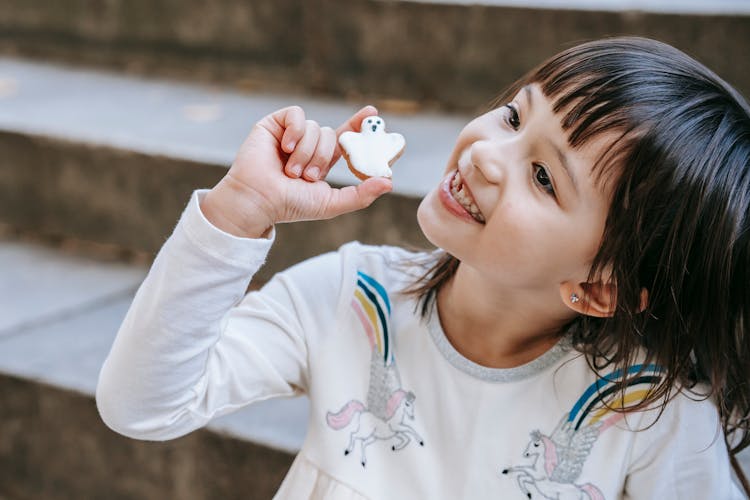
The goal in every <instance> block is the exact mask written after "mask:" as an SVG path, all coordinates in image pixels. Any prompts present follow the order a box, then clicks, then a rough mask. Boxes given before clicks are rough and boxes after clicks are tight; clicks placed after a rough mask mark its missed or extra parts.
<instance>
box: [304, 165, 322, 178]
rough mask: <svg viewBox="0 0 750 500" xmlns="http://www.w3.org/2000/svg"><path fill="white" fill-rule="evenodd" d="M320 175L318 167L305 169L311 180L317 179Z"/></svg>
mask: <svg viewBox="0 0 750 500" xmlns="http://www.w3.org/2000/svg"><path fill="white" fill-rule="evenodd" d="M319 175H320V169H319V168H318V167H310V168H308V169H307V177H308V178H310V179H312V180H318V176H319Z"/></svg>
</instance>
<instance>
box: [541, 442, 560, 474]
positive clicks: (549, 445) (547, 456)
mask: <svg viewBox="0 0 750 500" xmlns="http://www.w3.org/2000/svg"><path fill="white" fill-rule="evenodd" d="M542 442H543V443H544V471H545V472H546V473H547V477H549V476H551V475H552V471H554V470H555V467H557V446H555V442H554V441H552V440H551V439H550V438H548V437H547V436H545V435H542Z"/></svg>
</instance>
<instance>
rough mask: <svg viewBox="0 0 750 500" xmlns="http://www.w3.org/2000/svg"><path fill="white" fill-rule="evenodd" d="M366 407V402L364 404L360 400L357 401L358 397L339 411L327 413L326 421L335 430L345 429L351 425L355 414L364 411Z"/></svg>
mask: <svg viewBox="0 0 750 500" xmlns="http://www.w3.org/2000/svg"><path fill="white" fill-rule="evenodd" d="M364 409H365V405H364V404H362V403H361V402H360V401H357V400H356V399H352V400H351V401H349V402H348V403H346V404H345V405H344V407H343V408H341V410H339V412H338V413H331V412H330V411H329V412H328V413H326V422H328V426H329V427H331V428H333V429H335V430H339V429H343V428H344V427H346V426H347V425H349V422H351V421H352V418H354V415H356V414H357V413H359V412H361V411H363V410H364Z"/></svg>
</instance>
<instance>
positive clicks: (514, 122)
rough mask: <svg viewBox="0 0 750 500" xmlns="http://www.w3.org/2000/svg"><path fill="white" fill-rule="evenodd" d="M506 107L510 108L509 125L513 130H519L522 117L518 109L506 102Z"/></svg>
mask: <svg viewBox="0 0 750 500" xmlns="http://www.w3.org/2000/svg"><path fill="white" fill-rule="evenodd" d="M505 107H506V108H508V118H507V121H508V125H510V126H511V128H512V129H513V130H518V127H520V126H521V119H520V118H519V117H518V110H517V109H516V107H515V106H514V105H513V104H510V103H508V104H506V105H505Z"/></svg>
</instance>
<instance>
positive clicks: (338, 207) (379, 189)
mask: <svg viewBox="0 0 750 500" xmlns="http://www.w3.org/2000/svg"><path fill="white" fill-rule="evenodd" d="M392 189H393V183H392V182H391V180H390V179H388V178H385V177H371V178H369V179H367V180H365V181H363V182H361V183H360V184H358V185H356V186H346V187H344V188H340V189H331V190H330V192H329V195H328V199H327V200H326V202H325V203H323V204H322V207H323V210H322V213H321V215H320V216H321V218H323V219H330V218H332V217H337V216H339V215H343V214H346V213H349V212H354V211H355V210H361V209H363V208H367V207H369V206H370V205H371V204H372V202H373V201H375V200H376V199H377V198H379V197H380V196H382V195H384V194H385V193H388V192H390V191H391V190H392Z"/></svg>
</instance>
